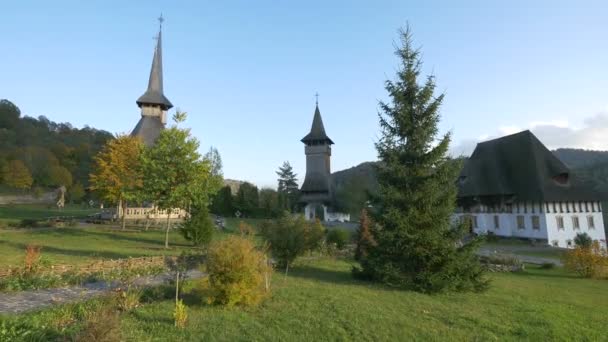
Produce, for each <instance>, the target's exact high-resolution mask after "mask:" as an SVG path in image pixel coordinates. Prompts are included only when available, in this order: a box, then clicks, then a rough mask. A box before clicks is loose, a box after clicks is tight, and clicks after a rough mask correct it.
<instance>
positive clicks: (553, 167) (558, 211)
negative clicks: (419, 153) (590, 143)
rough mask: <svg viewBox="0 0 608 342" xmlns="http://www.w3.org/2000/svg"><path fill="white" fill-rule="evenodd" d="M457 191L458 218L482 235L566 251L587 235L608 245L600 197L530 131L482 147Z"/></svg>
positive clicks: (464, 170)
mask: <svg viewBox="0 0 608 342" xmlns="http://www.w3.org/2000/svg"><path fill="white" fill-rule="evenodd" d="M458 187H459V191H458V209H457V213H456V216H457V217H459V218H460V219H461V220H466V221H467V222H469V224H470V227H471V230H472V231H473V232H475V233H477V234H487V233H493V234H495V235H498V236H505V237H518V238H528V239H537V240H541V241H544V242H546V243H547V244H550V245H552V246H555V247H566V248H567V247H573V246H574V238H575V236H576V235H577V234H578V233H587V234H588V235H589V236H590V237H591V238H592V239H593V240H596V241H599V242H600V244H601V245H602V246H603V247H606V234H605V231H604V221H603V218H602V205H601V202H600V197H599V196H598V194H596V193H595V192H594V191H593V190H591V189H590V188H589V187H587V186H585V185H584V184H582V182H581V181H580V180H578V179H576V178H575V177H571V173H570V170H569V169H568V167H566V165H564V163H562V162H561V161H560V160H559V159H558V158H557V157H555V156H554V155H553V153H551V151H549V150H548V149H547V148H546V147H545V146H544V145H543V144H542V143H541V142H540V141H539V140H538V139H537V138H536V136H534V134H532V133H531V132H530V131H523V132H520V133H516V134H512V135H508V136H505V137H502V138H498V139H494V140H490V141H486V142H482V143H479V144H477V147H476V148H475V151H474V152H473V154H472V155H471V157H470V159H469V160H468V161H467V162H466V163H465V166H464V168H463V170H462V172H461V174H460V177H459V179H458Z"/></svg>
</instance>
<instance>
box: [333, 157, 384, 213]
mask: <svg viewBox="0 0 608 342" xmlns="http://www.w3.org/2000/svg"><path fill="white" fill-rule="evenodd" d="M376 163H377V162H364V163H361V164H359V165H357V166H354V167H351V168H349V169H346V170H342V171H337V172H334V173H332V175H331V183H332V187H333V195H334V200H333V202H334V209H336V210H339V211H342V212H346V213H349V214H350V215H351V220H356V219H357V218H358V217H359V213H360V212H361V209H362V208H363V207H364V205H365V202H367V200H368V199H369V194H374V193H376V192H377V191H378V180H377V175H376V170H375V166H376Z"/></svg>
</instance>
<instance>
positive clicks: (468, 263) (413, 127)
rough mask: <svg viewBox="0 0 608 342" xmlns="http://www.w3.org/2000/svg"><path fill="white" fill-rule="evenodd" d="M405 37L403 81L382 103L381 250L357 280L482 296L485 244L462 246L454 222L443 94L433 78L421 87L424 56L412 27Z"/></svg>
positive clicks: (452, 166)
mask: <svg viewBox="0 0 608 342" xmlns="http://www.w3.org/2000/svg"><path fill="white" fill-rule="evenodd" d="M400 36H401V37H400V38H401V46H398V47H397V48H396V55H397V56H398V57H399V58H400V60H401V65H400V68H399V69H398V71H397V77H396V80H394V81H391V80H388V81H386V82H385V88H386V90H387V91H388V93H389V96H390V99H391V101H390V102H389V103H386V102H380V113H379V114H378V116H379V120H380V126H381V129H382V133H381V137H380V139H379V141H378V142H377V143H376V149H377V151H378V155H379V159H380V161H381V163H379V165H378V181H379V183H380V191H379V195H378V197H377V198H376V203H375V208H374V209H375V215H374V222H375V223H376V224H375V225H374V229H373V235H374V239H375V241H376V246H375V247H373V248H371V249H370V250H369V255H368V256H367V258H365V259H363V260H362V261H361V265H362V270H355V275H357V274H358V275H362V276H364V277H367V278H371V279H375V280H377V281H380V282H383V283H385V284H387V285H389V286H394V287H399V288H406V289H413V290H416V291H420V292H427V293H434V292H441V291H446V290H455V291H466V290H482V289H484V288H485V287H486V285H487V280H486V279H485V277H484V275H483V271H482V268H481V265H480V264H479V262H478V260H477V258H476V256H475V251H476V249H477V248H478V245H479V241H478V240H477V239H473V240H472V242H470V243H466V244H465V243H463V242H462V241H463V238H464V237H465V235H466V233H467V232H466V229H465V227H464V226H463V225H458V224H455V223H454V222H453V221H452V219H451V217H452V214H453V213H454V209H455V206H456V194H457V189H456V183H455V182H456V179H457V176H458V173H459V170H460V166H459V164H458V163H455V162H453V160H451V159H450V158H449V157H448V154H447V152H448V147H449V144H450V137H451V134H450V132H448V133H446V134H444V135H439V133H438V127H437V126H438V124H439V121H440V114H439V108H440V106H441V103H442V101H443V98H444V94H439V95H438V96H435V94H434V92H435V77H434V76H432V75H431V76H427V77H426V79H425V80H424V82H421V83H419V82H418V81H419V80H418V78H419V76H420V68H421V65H422V61H421V58H420V51H419V50H418V49H416V48H414V47H413V46H412V44H413V43H412V35H411V31H410V29H409V27H408V28H407V29H406V30H405V31H403V30H402V31H400Z"/></svg>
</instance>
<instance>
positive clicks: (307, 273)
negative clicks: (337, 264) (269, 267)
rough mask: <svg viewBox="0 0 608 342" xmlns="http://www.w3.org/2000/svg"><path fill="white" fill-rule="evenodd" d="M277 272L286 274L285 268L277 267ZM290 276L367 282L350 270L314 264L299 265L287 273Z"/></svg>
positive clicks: (358, 282) (356, 283) (359, 282)
mask: <svg viewBox="0 0 608 342" xmlns="http://www.w3.org/2000/svg"><path fill="white" fill-rule="evenodd" d="M277 273H283V274H285V270H284V269H283V270H282V269H277ZM287 275H288V276H289V277H294V278H302V279H309V280H316V281H322V282H328V283H334V284H351V285H358V284H364V283H365V282H362V281H359V280H356V279H354V278H353V276H352V274H351V273H350V272H348V271H335V270H329V269H326V268H320V267H314V266H308V265H306V266H297V267H294V268H293V269H290V270H289V272H288V273H287Z"/></svg>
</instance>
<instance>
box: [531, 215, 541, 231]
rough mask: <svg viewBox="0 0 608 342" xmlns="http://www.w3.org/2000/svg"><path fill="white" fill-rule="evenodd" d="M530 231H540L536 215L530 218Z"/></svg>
mask: <svg viewBox="0 0 608 342" xmlns="http://www.w3.org/2000/svg"><path fill="white" fill-rule="evenodd" d="M532 229H534V230H540V218H539V217H538V216H537V215H534V216H532Z"/></svg>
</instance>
